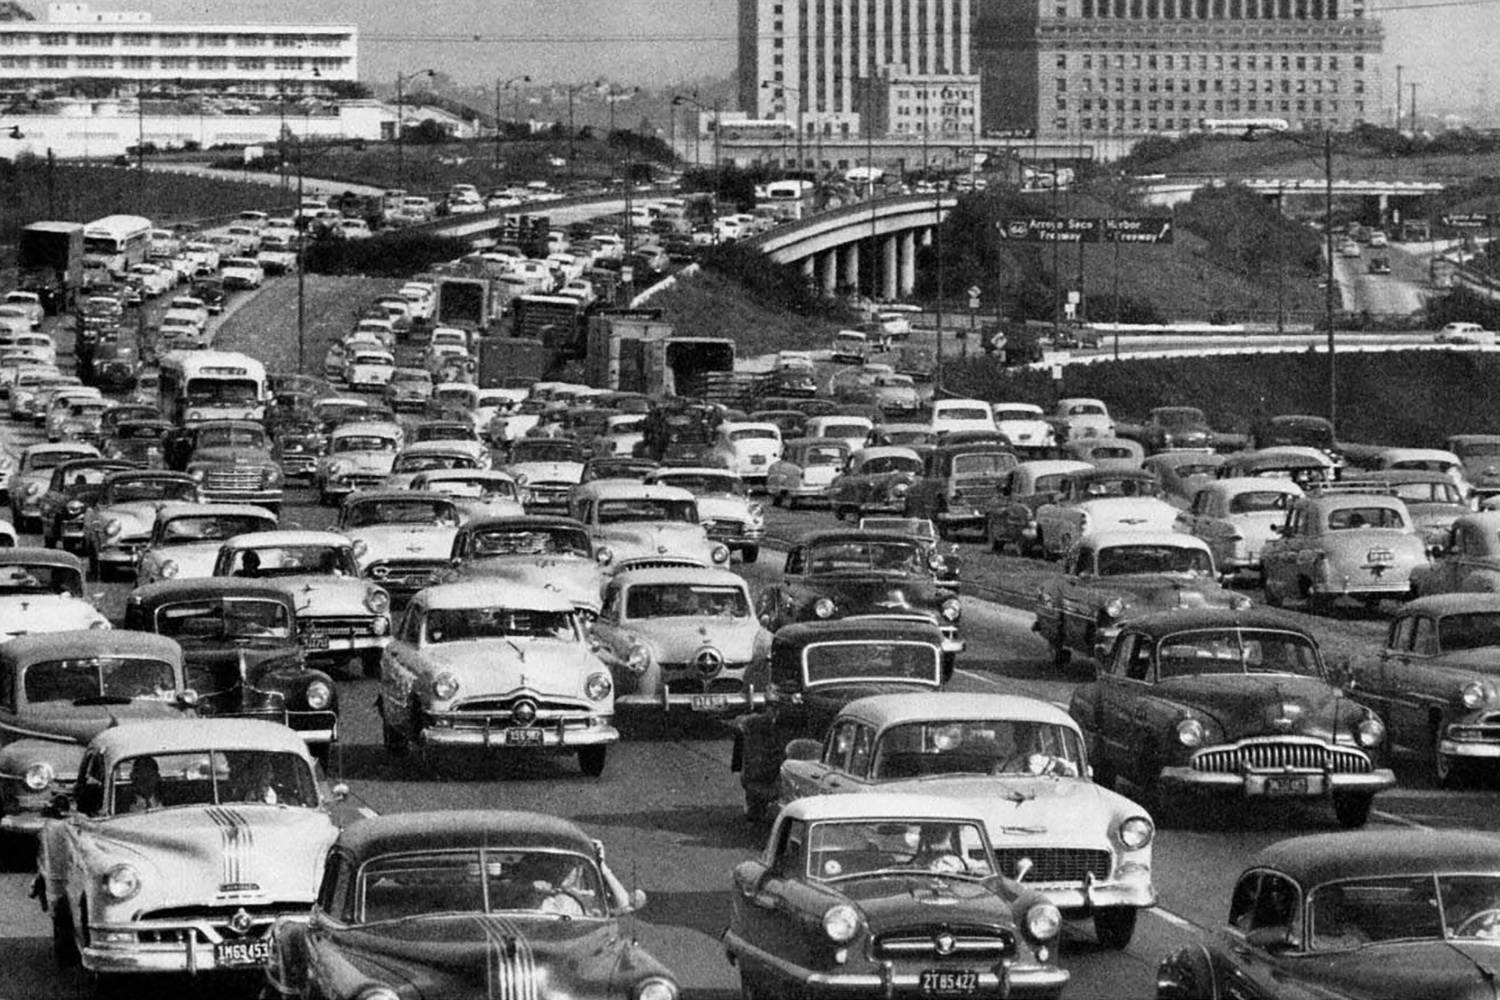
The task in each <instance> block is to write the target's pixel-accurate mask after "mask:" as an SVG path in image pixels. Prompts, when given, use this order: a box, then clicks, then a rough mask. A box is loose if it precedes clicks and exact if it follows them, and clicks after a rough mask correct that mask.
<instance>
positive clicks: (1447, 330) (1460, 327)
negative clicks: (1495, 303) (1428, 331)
mask: <svg viewBox="0 0 1500 1000" xmlns="http://www.w3.org/2000/svg"><path fill="white" fill-rule="evenodd" d="M1432 339H1433V342H1434V343H1438V344H1473V345H1478V346H1480V347H1494V346H1495V342H1496V335H1495V331H1493V330H1486V329H1485V328H1484V327H1482V326H1480V325H1479V324H1478V323H1448V324H1446V325H1445V326H1444V327H1443V328H1442V329H1441V330H1439V331H1438V332H1437V333H1435V334H1433V335H1432Z"/></svg>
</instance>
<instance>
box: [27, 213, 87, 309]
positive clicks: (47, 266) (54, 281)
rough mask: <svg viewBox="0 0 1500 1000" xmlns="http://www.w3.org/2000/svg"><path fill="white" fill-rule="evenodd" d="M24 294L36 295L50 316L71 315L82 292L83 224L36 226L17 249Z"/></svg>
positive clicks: (67, 223)
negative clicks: (54, 314)
mask: <svg viewBox="0 0 1500 1000" xmlns="http://www.w3.org/2000/svg"><path fill="white" fill-rule="evenodd" d="M16 271H17V272H18V277H19V283H18V285H17V287H18V288H20V290H21V291H24V292H35V293H36V294H37V295H39V296H40V297H41V299H42V306H43V308H45V309H46V310H47V312H49V313H58V312H68V311H70V310H71V309H72V308H73V304H74V302H75V300H76V299H77V297H78V294H79V291H80V290H81V289H82V288H83V224H82V223H78V222H33V223H31V224H30V225H28V226H25V227H23V228H22V229H21V234H20V240H19V241H18V243H17V245H16Z"/></svg>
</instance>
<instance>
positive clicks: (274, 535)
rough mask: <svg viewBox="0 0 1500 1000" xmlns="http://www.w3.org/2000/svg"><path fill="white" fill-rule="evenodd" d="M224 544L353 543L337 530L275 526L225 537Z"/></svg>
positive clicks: (263, 546) (253, 546)
mask: <svg viewBox="0 0 1500 1000" xmlns="http://www.w3.org/2000/svg"><path fill="white" fill-rule="evenodd" d="M224 544H225V545H227V546H229V547H231V548H236V549H255V548H272V547H275V546H280V545H340V546H347V545H352V544H354V543H353V542H351V541H349V537H348V536H347V535H342V534H340V533H339V532H337V531H309V530H305V529H300V528H277V529H276V530H274V531H251V532H247V533H245V534H243V535H235V536H234V537H233V538H228V539H225V541H224Z"/></svg>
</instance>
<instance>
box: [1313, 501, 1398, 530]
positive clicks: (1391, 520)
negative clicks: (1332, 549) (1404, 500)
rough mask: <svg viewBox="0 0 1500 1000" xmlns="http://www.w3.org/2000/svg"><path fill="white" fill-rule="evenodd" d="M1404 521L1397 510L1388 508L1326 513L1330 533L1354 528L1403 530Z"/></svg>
mask: <svg viewBox="0 0 1500 1000" xmlns="http://www.w3.org/2000/svg"><path fill="white" fill-rule="evenodd" d="M1404 527H1406V519H1405V518H1404V517H1402V516H1401V512H1400V511H1399V510H1395V509H1393V508H1390V507H1340V508H1339V509H1338V510H1331V511H1329V512H1328V529H1329V530H1330V531H1349V530H1352V529H1356V528H1404Z"/></svg>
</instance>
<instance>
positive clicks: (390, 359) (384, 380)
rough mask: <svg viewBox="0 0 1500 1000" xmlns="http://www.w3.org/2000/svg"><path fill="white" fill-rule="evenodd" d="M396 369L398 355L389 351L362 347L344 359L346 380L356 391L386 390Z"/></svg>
mask: <svg viewBox="0 0 1500 1000" xmlns="http://www.w3.org/2000/svg"><path fill="white" fill-rule="evenodd" d="M395 371H396V357H395V355H393V354H391V353H390V352H389V351H378V350H370V349H368V348H361V349H359V350H357V351H354V352H352V353H350V354H349V355H348V357H347V358H346V359H345V361H344V373H343V374H344V382H345V384H346V385H348V386H349V388H350V389H351V390H352V391H354V392H361V391H365V392H368V391H376V392H384V391H385V388H386V386H387V385H389V384H390V381H391V376H392V375H393V374H394V373H395Z"/></svg>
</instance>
